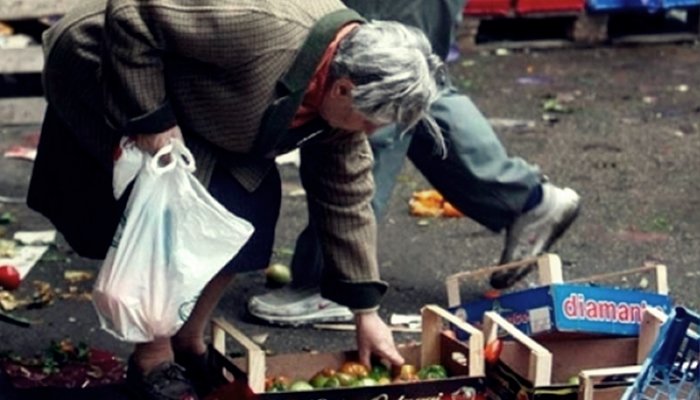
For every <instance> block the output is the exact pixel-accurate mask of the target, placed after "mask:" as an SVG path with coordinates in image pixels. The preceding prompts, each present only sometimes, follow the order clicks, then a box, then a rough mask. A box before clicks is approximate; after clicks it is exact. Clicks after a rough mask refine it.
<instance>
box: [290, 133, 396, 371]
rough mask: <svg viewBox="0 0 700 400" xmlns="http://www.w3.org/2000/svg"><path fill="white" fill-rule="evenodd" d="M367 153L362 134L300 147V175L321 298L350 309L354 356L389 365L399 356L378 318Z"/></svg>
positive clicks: (379, 284)
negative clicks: (314, 235) (317, 255)
mask: <svg viewBox="0 0 700 400" xmlns="http://www.w3.org/2000/svg"><path fill="white" fill-rule="evenodd" d="M372 163H373V159H372V152H371V149H370V147H369V143H368V142H367V138H366V137H365V136H364V135H362V134H357V133H356V134H349V135H348V136H347V137H346V138H345V140H342V141H339V142H334V143H321V144H316V145H310V146H307V147H303V148H302V149H301V170H300V173H301V177H302V182H303V184H304V187H305V189H306V191H307V201H308V207H309V214H310V215H312V217H311V218H310V220H311V221H314V224H316V226H315V228H316V229H317V230H318V233H319V238H320V241H321V247H322V250H323V255H324V256H323V257H324V270H323V283H322V288H321V292H322V294H323V296H324V297H327V298H330V299H331V300H334V301H337V302H338V303H340V304H343V305H345V306H348V307H350V308H351V309H353V311H354V312H355V324H356V327H357V331H356V332H357V346H358V352H359V356H360V361H361V362H362V363H364V364H366V365H370V355H371V354H376V355H378V356H379V357H381V358H383V359H386V360H387V361H389V362H390V363H392V364H394V365H401V364H403V362H404V359H403V357H401V355H400V354H399V353H398V351H397V350H396V346H395V344H394V340H393V337H392V335H391V331H390V330H389V328H388V327H387V326H386V324H385V323H384V321H382V319H381V318H380V317H379V314H378V313H377V309H378V308H379V302H380V300H381V298H382V296H383V294H384V292H385V291H386V289H387V284H386V283H385V282H383V281H381V280H380V279H379V270H378V264H377V258H376V240H377V238H376V236H377V235H376V223H375V218H374V213H373V212H372V208H371V204H370V202H371V199H372V195H373V191H374V181H373V179H372V174H371V169H372Z"/></svg>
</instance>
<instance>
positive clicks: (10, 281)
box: [0, 265, 22, 290]
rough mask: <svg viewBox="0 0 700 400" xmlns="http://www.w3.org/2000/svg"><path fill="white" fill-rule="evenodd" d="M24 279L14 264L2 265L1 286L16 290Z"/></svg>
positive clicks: (0, 267) (0, 272) (0, 268)
mask: <svg viewBox="0 0 700 400" xmlns="http://www.w3.org/2000/svg"><path fill="white" fill-rule="evenodd" d="M21 282H22V280H21V279H20V277H19V272H18V271H17V268H15V267H14V266H12V265H2V266H0V287H1V288H3V289H5V290H15V289H17V288H18V287H19V284H20V283H21Z"/></svg>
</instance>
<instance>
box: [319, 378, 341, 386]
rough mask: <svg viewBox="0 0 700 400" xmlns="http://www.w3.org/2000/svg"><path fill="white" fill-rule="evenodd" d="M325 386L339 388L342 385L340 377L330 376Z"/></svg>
mask: <svg viewBox="0 0 700 400" xmlns="http://www.w3.org/2000/svg"><path fill="white" fill-rule="evenodd" d="M323 387H324V388H337V387H340V379H338V377H337V376H331V377H330V378H328V380H327V381H326V383H325V384H324V385H323Z"/></svg>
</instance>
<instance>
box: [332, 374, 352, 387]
mask: <svg viewBox="0 0 700 400" xmlns="http://www.w3.org/2000/svg"><path fill="white" fill-rule="evenodd" d="M335 377H336V378H338V381H339V382H340V386H343V387H348V386H352V384H353V383H354V382H355V381H356V380H357V379H355V377H354V376H352V375H350V374H346V373H344V372H338V373H337V374H335Z"/></svg>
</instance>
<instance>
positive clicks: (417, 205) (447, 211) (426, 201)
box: [408, 189, 464, 225]
mask: <svg viewBox="0 0 700 400" xmlns="http://www.w3.org/2000/svg"><path fill="white" fill-rule="evenodd" d="M408 206H409V213H410V214H411V215H413V216H414V217H448V218H452V217H463V216H464V214H462V213H461V212H460V211H459V210H457V209H456V208H455V207H454V206H453V205H452V204H450V203H449V202H448V201H446V200H445V199H444V198H443V197H442V194H440V192H438V191H437V190H435V189H428V190H419V191H416V192H413V194H412V195H411V199H410V200H409V201H408ZM418 224H419V225H422V224H421V222H420V221H419V223H418ZM424 224H425V225H427V224H428V223H427V221H426V222H425V223H424Z"/></svg>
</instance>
